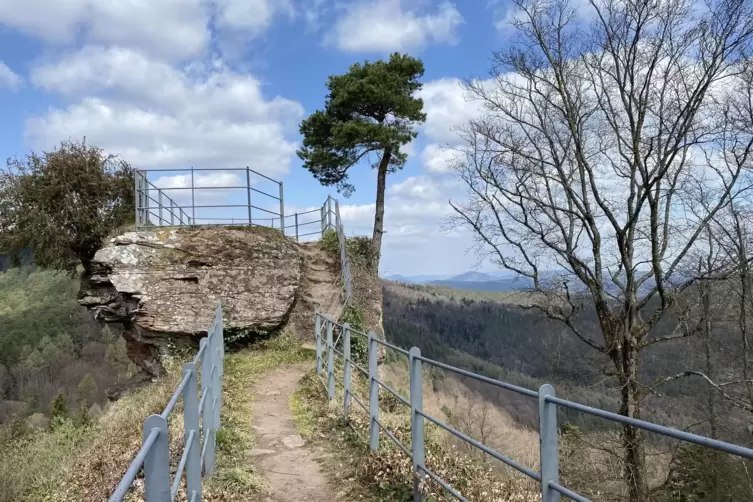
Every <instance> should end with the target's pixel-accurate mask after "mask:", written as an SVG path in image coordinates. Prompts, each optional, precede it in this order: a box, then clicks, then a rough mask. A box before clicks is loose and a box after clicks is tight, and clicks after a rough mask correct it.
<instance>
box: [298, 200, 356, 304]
mask: <svg viewBox="0 0 753 502" xmlns="http://www.w3.org/2000/svg"><path fill="white" fill-rule="evenodd" d="M308 215H315V216H308ZM303 217H305V218H303ZM286 218H289V219H291V218H292V219H293V223H292V224H290V225H286V226H285V232H286V235H287V230H288V229H291V228H292V229H294V232H295V233H294V235H291V237H295V240H296V242H298V241H300V239H301V238H302V237H307V236H312V235H316V236H320V237H324V234H325V233H326V232H327V230H334V231H335V232H336V234H337V241H338V249H339V254H340V276H341V277H342V282H343V284H342V289H343V291H342V292H343V294H344V301H343V304H344V305H347V304H348V302H349V301H350V298H351V296H352V294H353V279H352V275H351V271H350V258H349V256H348V246H347V244H346V238H345V228H344V227H343V222H342V219H341V218H340V202H339V201H338V200H337V199H335V198H334V197H332V196H328V197H327V200H326V201H324V204H322V206H321V207H318V208H315V209H311V210H309V211H304V212H300V213H293V214H289V215H288V216H286ZM309 225H317V226H318V228H317V229H316V230H314V231H307V232H305V233H301V229H302V228H305V229H306V230H308V226H309Z"/></svg>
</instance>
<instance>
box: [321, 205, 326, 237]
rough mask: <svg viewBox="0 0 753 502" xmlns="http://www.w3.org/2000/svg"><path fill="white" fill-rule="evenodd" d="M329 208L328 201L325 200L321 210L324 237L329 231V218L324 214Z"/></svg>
mask: <svg viewBox="0 0 753 502" xmlns="http://www.w3.org/2000/svg"><path fill="white" fill-rule="evenodd" d="M326 210H327V203H326V202H325V203H324V204H323V205H322V210H321V220H322V237H324V233H325V232H326V231H327V218H326V217H325V216H324V212H325V211H326Z"/></svg>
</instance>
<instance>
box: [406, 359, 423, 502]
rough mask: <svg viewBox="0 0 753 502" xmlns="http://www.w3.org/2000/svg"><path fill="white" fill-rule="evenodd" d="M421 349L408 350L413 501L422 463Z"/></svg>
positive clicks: (416, 497) (417, 496) (418, 492)
mask: <svg viewBox="0 0 753 502" xmlns="http://www.w3.org/2000/svg"><path fill="white" fill-rule="evenodd" d="M420 356H421V350H420V349H419V348H418V347H413V348H412V349H410V352H409V360H410V414H411V446H412V449H413V501H414V502H420V501H421V499H422V497H421V478H422V477H423V475H422V471H421V467H423V465H424V461H425V459H424V417H423V416H421V415H419V413H418V412H420V411H423V408H424V398H423V388H422V377H421V360H420V359H417V357H420Z"/></svg>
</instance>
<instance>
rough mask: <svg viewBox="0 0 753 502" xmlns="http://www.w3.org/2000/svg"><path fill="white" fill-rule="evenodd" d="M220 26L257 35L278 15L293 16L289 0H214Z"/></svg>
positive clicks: (293, 11)
mask: <svg viewBox="0 0 753 502" xmlns="http://www.w3.org/2000/svg"><path fill="white" fill-rule="evenodd" d="M214 1H215V4H216V9H217V17H216V23H217V27H218V28H231V29H234V30H246V31H248V32H249V34H251V35H256V34H258V33H260V32H262V31H264V30H266V29H267V28H268V27H269V25H270V24H271V23H272V20H273V19H274V17H275V16H276V15H280V14H286V15H288V16H293V15H294V14H295V10H294V8H293V4H292V2H290V1H289V0H214Z"/></svg>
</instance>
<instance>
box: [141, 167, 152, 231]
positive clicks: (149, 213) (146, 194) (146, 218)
mask: <svg viewBox="0 0 753 502" xmlns="http://www.w3.org/2000/svg"><path fill="white" fill-rule="evenodd" d="M150 190H151V188H149V179H148V178H147V177H146V175H144V191H143V193H144V206H145V210H144V212H143V213H141V214H142V215H144V225H146V224H147V223H149V219H150V218H151V216H152V211H151V207H152V200H151V197H150V195H149V191H150Z"/></svg>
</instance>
